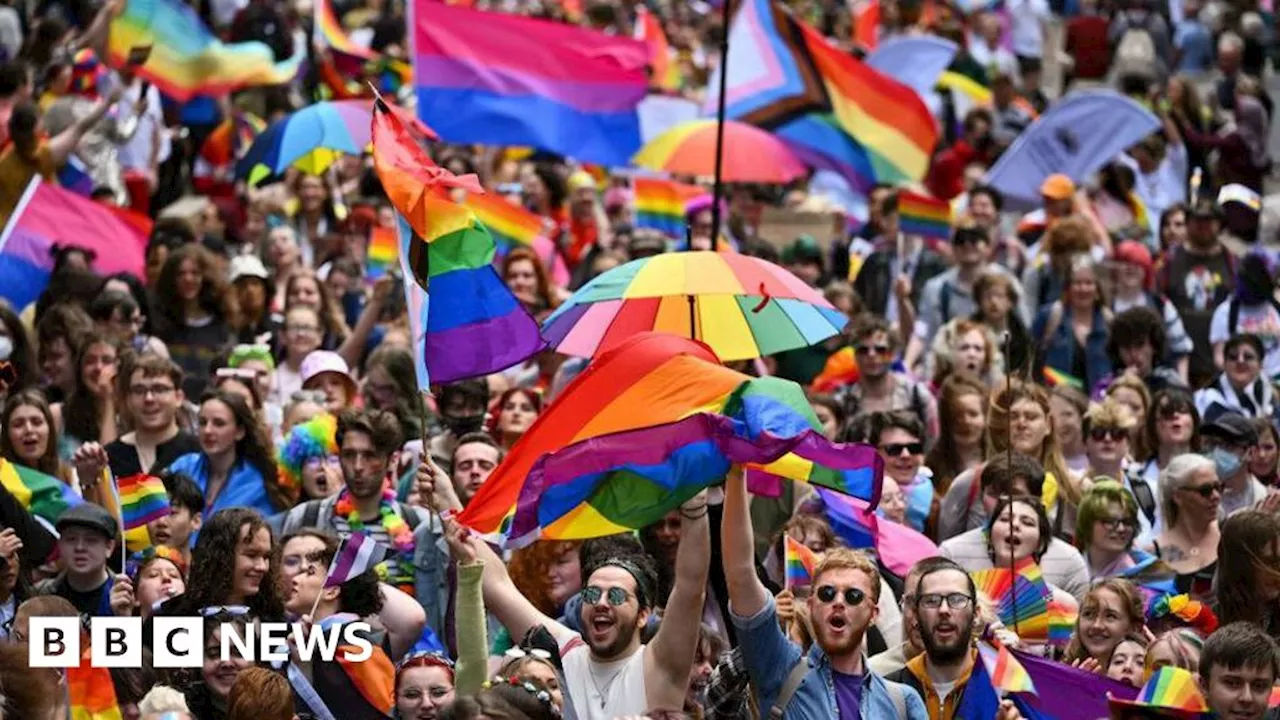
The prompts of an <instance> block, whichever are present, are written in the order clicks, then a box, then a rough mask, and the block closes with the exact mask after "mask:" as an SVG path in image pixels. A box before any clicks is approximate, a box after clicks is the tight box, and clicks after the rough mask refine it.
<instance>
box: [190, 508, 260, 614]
mask: <svg viewBox="0 0 1280 720" xmlns="http://www.w3.org/2000/svg"><path fill="white" fill-rule="evenodd" d="M263 530H266V531H267V536H268V537H271V526H270V525H268V524H267V521H266V520H265V519H263V517H262V515H260V514H258V511H256V510H253V509H250V508H244V507H235V508H227V509H226V510H220V511H218V512H217V513H214V515H213V517H211V518H209V520H208V521H207V522H205V523H204V527H202V528H201V529H200V537H199V539H197V540H196V546H195V548H194V549H192V551H191V574H190V577H191V583H190V584H189V585H188V586H187V592H186V593H185V594H184V595H183V596H182V598H183V600H182V603H181V605H182V606H183V607H184V608H185V609H187V610H189V611H190V612H194V611H198V610H200V609H201V608H206V607H211V606H213V605H225V604H227V600H228V596H229V595H230V593H231V587H232V584H233V583H234V582H235V569H236V556H237V554H238V553H239V550H240V544H241V543H242V542H243V541H244V538H250V537H253V536H254V535H256V534H258V533H259V532H261V531H263ZM279 575H280V563H279V558H278V553H273V554H272V558H271V564H270V567H269V569H268V570H267V576H266V577H264V578H263V579H262V584H261V586H260V587H259V589H258V594H257V595H254V596H253V597H251V598H248V600H247V601H246V604H247V605H248V606H249V609H250V610H252V611H253V613H254V614H255V615H256V616H257V617H259V618H262V619H266V620H274V619H278V618H282V617H284V603H283V602H282V601H281V599H280V590H279V588H280V578H279ZM186 614H190V613H186Z"/></svg>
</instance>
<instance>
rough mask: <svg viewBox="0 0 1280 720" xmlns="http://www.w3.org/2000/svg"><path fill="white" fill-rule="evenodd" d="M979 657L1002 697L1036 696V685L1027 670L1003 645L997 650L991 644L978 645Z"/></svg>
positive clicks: (980, 643)
mask: <svg viewBox="0 0 1280 720" xmlns="http://www.w3.org/2000/svg"><path fill="white" fill-rule="evenodd" d="M978 655H979V656H980V657H981V658H982V664H983V665H984V666H985V667H986V669H987V675H989V676H990V677H991V684H992V685H993V686H995V689H996V690H998V691H999V692H1000V694H1001V695H1005V694H1008V693H1031V694H1032V695H1034V694H1036V685H1035V683H1033V682H1032V681H1031V675H1030V674H1029V673H1028V672H1027V669H1026V668H1024V667H1023V666H1022V663H1020V662H1018V659H1017V658H1016V657H1014V656H1013V653H1011V652H1009V648H1007V647H1005V646H1004V645H1001V646H1000V648H999V649H998V650H997V649H996V648H994V647H992V646H991V645H990V644H989V643H986V642H979V643H978Z"/></svg>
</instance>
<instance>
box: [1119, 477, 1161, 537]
mask: <svg viewBox="0 0 1280 720" xmlns="http://www.w3.org/2000/svg"><path fill="white" fill-rule="evenodd" d="M1146 467H1147V466H1146V465H1143V466H1142V467H1141V468H1139V467H1138V466H1137V465H1129V466H1128V467H1126V468H1125V469H1124V474H1125V479H1126V480H1128V486H1129V492H1130V493H1132V494H1133V499H1134V500H1137V501H1138V509H1140V510H1142V514H1143V515H1146V516H1147V523H1148V524H1150V525H1155V523H1156V498H1155V494H1154V493H1152V492H1151V486H1150V485H1148V484H1147V481H1146V480H1144V479H1143V478H1142V472H1143V470H1146Z"/></svg>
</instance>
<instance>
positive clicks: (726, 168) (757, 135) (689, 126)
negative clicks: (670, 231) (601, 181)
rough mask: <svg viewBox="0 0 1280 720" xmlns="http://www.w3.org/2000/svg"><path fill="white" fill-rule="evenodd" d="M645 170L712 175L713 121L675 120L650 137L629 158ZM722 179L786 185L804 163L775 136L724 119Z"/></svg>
mask: <svg viewBox="0 0 1280 720" xmlns="http://www.w3.org/2000/svg"><path fill="white" fill-rule="evenodd" d="M631 161H632V162H633V163H635V164H636V165H639V166H640V167H643V168H648V169H650V170H662V171H665V172H669V173H674V174H677V175H702V176H713V175H715V174H716V121H715V120H714V119H702V120H691V121H689V122H686V123H680V124H679V125H676V126H675V127H673V128H671V129H670V130H667V131H666V132H664V133H662V134H661V135H659V136H658V137H656V138H654V139H652V140H650V141H649V142H648V143H647V144H645V146H644V147H642V148H640V152H638V153H636V155H635V157H633V158H632V159H631ZM722 161H723V166H722V167H721V178H722V179H723V180H724V181H725V182H760V183H786V182H790V181H792V180H794V179H796V178H798V177H800V176H801V175H803V174H804V173H805V167H804V163H802V162H800V160H799V158H797V157H796V155H795V153H793V152H791V150H790V149H789V148H788V147H787V146H786V144H785V143H783V142H782V141H781V140H779V139H778V138H777V137H776V136H774V135H772V134H770V133H769V132H767V131H765V130H761V129H760V128H758V127H755V126H754V125H748V124H746V123H741V122H735V121H733V120H726V121H725V123H724V157H723V158H722Z"/></svg>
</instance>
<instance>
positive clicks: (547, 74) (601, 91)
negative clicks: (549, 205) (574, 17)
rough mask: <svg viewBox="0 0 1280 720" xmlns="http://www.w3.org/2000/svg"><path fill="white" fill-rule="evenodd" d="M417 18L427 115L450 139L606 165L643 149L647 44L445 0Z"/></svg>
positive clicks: (418, 74)
mask: <svg viewBox="0 0 1280 720" xmlns="http://www.w3.org/2000/svg"><path fill="white" fill-rule="evenodd" d="M413 15H414V26H413V27H412V28H410V29H409V32H411V33H412V34H413V35H412V37H413V41H412V42H411V44H410V47H413V48H414V49H415V52H416V53H417V54H416V56H415V57H414V59H413V76H414V85H415V86H416V89H417V93H418V116H419V117H421V118H422V119H423V120H424V121H425V122H426V123H427V124H428V125H430V126H431V127H433V128H435V129H436V131H437V132H439V133H440V137H441V138H443V139H444V140H445V141H446V142H450V143H459V144H470V143H481V144H485V145H518V146H529V147H534V148H538V149H540V150H547V151H550V152H554V153H557V154H560V155H567V156H571V157H574V158H577V159H578V160H581V161H583V162H590V163H595V164H598V165H604V166H607V167H622V166H625V165H627V164H628V162H629V161H630V160H631V156H632V155H634V154H635V153H636V151H637V150H639V149H640V145H641V138H640V119H639V115H638V113H637V110H636V108H637V107H638V106H639V104H640V102H641V101H642V100H644V98H645V95H646V94H647V92H648V89H649V78H648V76H647V72H646V65H647V63H648V62H649V49H648V48H647V47H646V46H645V44H644V43H642V42H639V41H637V40H632V39H631V38H625V37H616V36H609V35H605V34H603V33H600V32H596V31H593V30H587V29H583V28H578V27H573V26H570V25H563V24H560V23H554V22H551V21H547V20H536V19H533V18H526V17H518V16H515V15H508V14H504V13H492V12H482V11H478V10H468V9H466V8H461V7H453V6H450V5H446V4H445V3H421V4H419V5H418V6H417V7H415V12H414V14H413Z"/></svg>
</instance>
